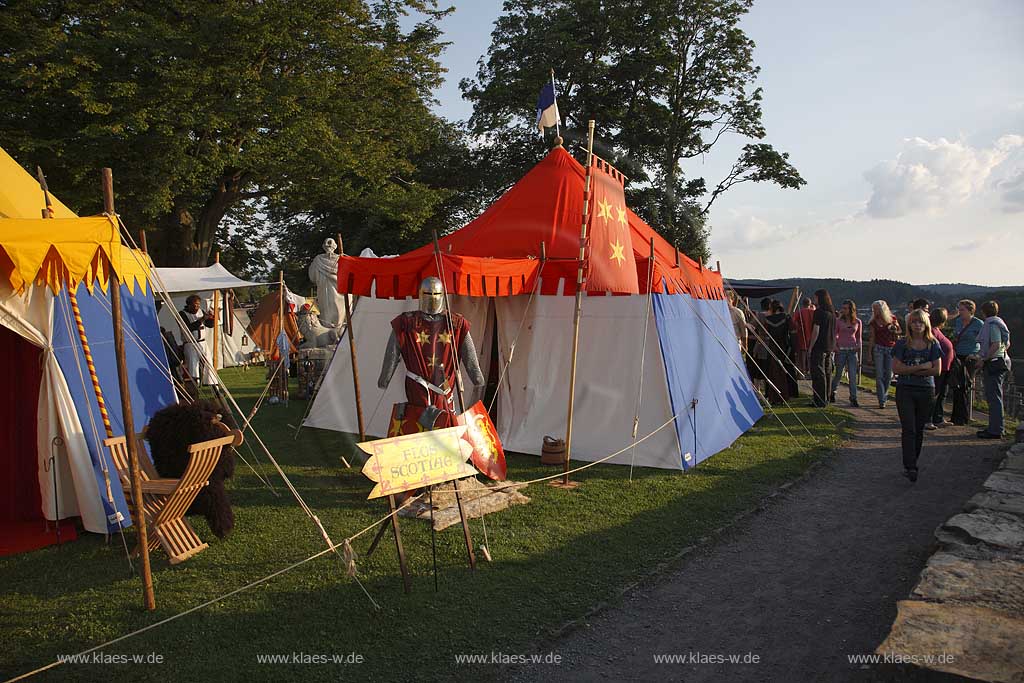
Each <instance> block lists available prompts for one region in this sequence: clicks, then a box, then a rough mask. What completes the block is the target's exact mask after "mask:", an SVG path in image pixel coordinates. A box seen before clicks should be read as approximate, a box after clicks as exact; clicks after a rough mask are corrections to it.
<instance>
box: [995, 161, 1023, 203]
mask: <svg viewBox="0 0 1024 683" xmlns="http://www.w3.org/2000/svg"><path fill="white" fill-rule="evenodd" d="M996 187H997V188H999V192H1000V197H1001V198H1002V200H1003V211H1005V212H1006V213H1018V212H1021V211H1024V169H1021V170H1019V171H1017V172H1016V174H1014V175H1013V176H1012V177H1009V178H1006V179H1004V180H1000V181H999V182H998V183H997V184H996Z"/></svg>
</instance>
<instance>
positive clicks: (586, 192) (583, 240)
mask: <svg viewBox="0 0 1024 683" xmlns="http://www.w3.org/2000/svg"><path fill="white" fill-rule="evenodd" d="M593 154H594V120H593V119H590V121H588V122H587V176H586V180H585V182H584V184H583V221H582V223H581V225H580V256H579V261H578V265H577V267H576V306H575V308H574V309H573V316H572V365H571V366H570V370H569V412H568V415H567V416H566V426H565V463H564V465H563V470H562V471H563V475H562V480H561V481H558V480H555V481H553V482H551V485H552V486H556V487H558V488H565V489H572V488H576V486H578V484H577V483H576V482H571V481H569V460H570V459H571V458H572V418H573V407H574V403H575V400H576V356H577V354H578V352H579V347H580V310H581V309H582V307H583V267H584V258H586V255H587V220H588V218H589V213H590V166H591V160H592V157H593Z"/></svg>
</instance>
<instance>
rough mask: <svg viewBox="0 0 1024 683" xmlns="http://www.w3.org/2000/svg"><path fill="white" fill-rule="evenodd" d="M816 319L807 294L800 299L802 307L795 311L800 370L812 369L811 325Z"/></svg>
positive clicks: (796, 345) (797, 361)
mask: <svg viewBox="0 0 1024 683" xmlns="http://www.w3.org/2000/svg"><path fill="white" fill-rule="evenodd" d="M813 320H814V304H812V303H811V300H810V299H809V298H807V297H806V296H805V297H804V298H803V299H801V300H800V308H799V309H797V310H796V312H794V313H793V327H794V329H795V331H796V335H795V336H796V344H795V350H796V365H797V367H798V368H800V372H802V373H804V374H807V373H809V372H810V371H811V368H810V365H809V363H808V354H809V352H810V350H811V327H812V325H813Z"/></svg>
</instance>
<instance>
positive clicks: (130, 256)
mask: <svg viewBox="0 0 1024 683" xmlns="http://www.w3.org/2000/svg"><path fill="white" fill-rule="evenodd" d="M50 201H51V203H52V208H53V213H54V218H51V219H43V218H42V209H43V208H45V202H44V199H43V192H42V190H41V189H40V187H39V183H38V182H37V181H36V179H35V178H33V177H32V176H31V175H29V174H28V173H27V172H26V171H25V169H23V168H22V167H21V166H19V165H18V163H17V162H16V161H15V160H14V159H12V158H11V156H10V155H9V154H7V152H5V151H4V150H3V149H2V148H0V282H6V283H7V284H8V285H9V286H10V287H11V289H13V290H14V291H17V292H21V291H24V290H25V288H26V287H28V286H29V285H32V284H36V285H45V286H47V287H49V288H50V289H51V290H53V291H54V292H56V291H58V290H60V289H61V288H62V287H70V288H74V287H77V286H78V285H79V284H80V283H85V284H86V285H87V286H89V287H90V288H91V287H92V286H93V285H96V284H98V285H100V287H102V288H103V289H104V290H105V289H106V287H107V282H108V281H109V279H110V275H111V272H112V271H113V272H115V273H117V275H118V277H119V279H120V280H121V282H123V283H124V284H126V285H128V287H129V289H130V290H131V291H134V290H135V287H136V286H139V287H142V289H143V291H145V288H146V282H147V279H148V277H149V268H150V267H151V264H150V263H149V259H148V258H147V257H146V256H145V254H141V253H138V252H134V251H132V250H131V249H128V248H127V247H124V246H122V244H121V237H120V233H119V228H118V224H117V222H116V219H115V218H110V217H108V216H91V217H87V218H79V217H78V216H76V215H75V213H74V212H73V211H72V210H71V209H69V208H68V207H67V206H65V205H64V204H63V203H61V201H60V200H59V199H57V198H56V197H54V196H53V195H52V194H51V195H50Z"/></svg>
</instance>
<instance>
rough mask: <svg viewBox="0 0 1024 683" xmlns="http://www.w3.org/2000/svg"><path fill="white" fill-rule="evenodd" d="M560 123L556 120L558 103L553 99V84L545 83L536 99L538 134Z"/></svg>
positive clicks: (552, 82)
mask: <svg viewBox="0 0 1024 683" xmlns="http://www.w3.org/2000/svg"><path fill="white" fill-rule="evenodd" d="M559 123H561V121H560V119H559V118H558V101H557V100H556V99H555V82H554V79H552V81H551V82H550V83H545V84H544V87H543V88H541V89H540V96H539V97H538V98H537V127H538V128H539V129H540V132H542V133H543V132H544V129H545V128H550V127H551V126H558V125H559Z"/></svg>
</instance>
